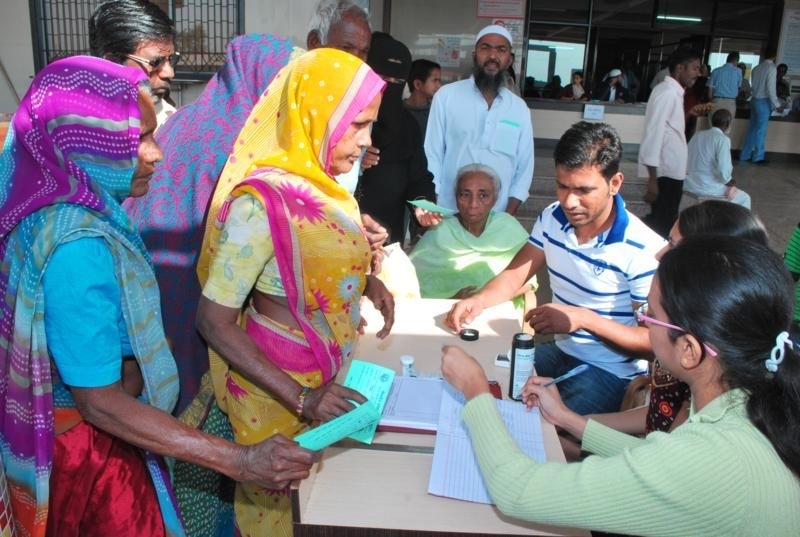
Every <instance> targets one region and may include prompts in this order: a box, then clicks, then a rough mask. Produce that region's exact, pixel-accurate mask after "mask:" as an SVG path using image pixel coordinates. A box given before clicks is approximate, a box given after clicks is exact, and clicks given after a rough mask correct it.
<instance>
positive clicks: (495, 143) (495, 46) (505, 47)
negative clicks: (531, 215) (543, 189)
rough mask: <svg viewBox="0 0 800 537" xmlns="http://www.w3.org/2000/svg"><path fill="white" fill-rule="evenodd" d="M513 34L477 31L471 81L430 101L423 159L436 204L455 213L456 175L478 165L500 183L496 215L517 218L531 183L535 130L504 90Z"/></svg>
mask: <svg viewBox="0 0 800 537" xmlns="http://www.w3.org/2000/svg"><path fill="white" fill-rule="evenodd" d="M511 46H512V42H511V34H510V33H509V32H508V30H506V29H505V28H504V27H503V26H499V25H496V24H492V25H489V26H487V27H485V28H484V29H483V30H481V31H480V32H478V36H477V38H476V40H475V50H474V52H473V53H472V61H473V71H472V77H470V78H469V79H467V80H460V81H458V82H453V83H452V84H447V85H446V86H444V87H442V89H440V90H439V91H438V92H437V93H436V96H435V97H434V98H433V104H432V105H431V114H430V118H429V119H428V131H427V134H426V135H425V154H426V155H427V157H428V169H429V170H430V171H431V173H433V177H434V183H435V184H436V194H437V196H438V203H439V204H440V205H442V206H444V207H447V208H449V209H455V208H456V200H455V180H456V172H457V171H458V170H459V169H460V168H461V167H462V166H464V165H466V164H471V163H480V164H485V165H487V166H491V167H492V168H493V169H494V170H496V171H497V173H498V175H499V176H500V180H501V182H502V185H501V188H500V193H499V196H498V199H497V203H495V206H494V210H496V211H506V212H507V213H509V214H512V215H513V214H516V212H517V209H519V206H520V205H521V204H522V202H524V201H525V200H526V199H527V198H528V191H529V189H530V186H531V182H532V181H533V127H532V126H531V112H530V110H529V109H528V105H526V104H525V101H523V100H522V99H521V98H520V97H517V96H516V95H514V94H513V93H512V92H511V91H510V90H508V89H507V88H506V86H505V78H506V71H507V70H508V67H509V66H510V65H511Z"/></svg>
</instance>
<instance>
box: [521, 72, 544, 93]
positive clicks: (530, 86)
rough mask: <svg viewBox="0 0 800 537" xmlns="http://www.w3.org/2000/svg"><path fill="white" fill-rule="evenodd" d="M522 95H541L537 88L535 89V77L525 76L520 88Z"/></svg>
mask: <svg viewBox="0 0 800 537" xmlns="http://www.w3.org/2000/svg"><path fill="white" fill-rule="evenodd" d="M522 96H523V97H529V98H539V97H541V96H542V95H541V94H540V93H539V90H538V89H536V79H535V78H534V77H532V76H526V77H525V85H524V87H523V88H522Z"/></svg>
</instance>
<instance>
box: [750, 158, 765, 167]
mask: <svg viewBox="0 0 800 537" xmlns="http://www.w3.org/2000/svg"><path fill="white" fill-rule="evenodd" d="M753 164H758V165H760V166H764V165H766V164H769V161H768V160H767V159H762V160H754V161H753Z"/></svg>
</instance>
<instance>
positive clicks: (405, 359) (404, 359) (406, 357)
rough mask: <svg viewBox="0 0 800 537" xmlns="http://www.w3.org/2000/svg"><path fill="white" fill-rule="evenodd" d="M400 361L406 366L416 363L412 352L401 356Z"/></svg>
mask: <svg viewBox="0 0 800 537" xmlns="http://www.w3.org/2000/svg"><path fill="white" fill-rule="evenodd" d="M400 363H401V364H403V365H404V366H409V365H414V357H413V356H411V355H410V354H404V355H402V356H401V357H400Z"/></svg>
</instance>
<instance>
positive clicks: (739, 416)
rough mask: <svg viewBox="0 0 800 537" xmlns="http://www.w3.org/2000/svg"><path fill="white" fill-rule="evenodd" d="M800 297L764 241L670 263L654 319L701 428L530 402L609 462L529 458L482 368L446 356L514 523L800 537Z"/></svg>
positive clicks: (542, 398)
mask: <svg viewBox="0 0 800 537" xmlns="http://www.w3.org/2000/svg"><path fill="white" fill-rule="evenodd" d="M791 285H792V282H791V278H790V277H789V274H788V273H787V271H786V268H785V267H784V266H783V264H782V262H781V259H780V257H779V256H778V255H776V254H775V253H774V252H772V251H771V250H770V249H769V248H768V247H766V246H764V245H761V244H758V243H756V242H754V241H746V240H742V239H738V238H734V237H720V236H702V237H690V238H688V239H686V240H685V241H684V242H683V243H682V244H680V245H679V246H678V247H677V248H675V249H674V250H672V251H670V252H667V253H666V254H665V255H664V257H663V259H662V260H661V265H660V266H659V267H658V271H657V273H656V276H655V278H654V279H653V285H652V288H651V289H650V294H649V297H648V303H649V308H648V313H647V315H646V316H642V320H644V321H645V322H646V323H648V324H649V325H650V331H649V337H650V340H651V342H652V348H653V352H654V353H655V355H656V357H657V358H658V360H659V361H660V362H661V363H662V364H663V365H664V367H666V368H667V369H668V370H669V372H670V374H672V375H674V376H676V377H677V378H679V379H680V380H682V381H684V382H686V383H687V384H688V385H689V387H690V389H691V394H692V410H691V414H690V416H689V419H688V421H687V422H686V423H684V424H683V425H682V426H681V427H678V428H677V429H675V431H673V432H672V433H671V434H652V435H649V436H648V437H646V438H643V439H641V438H635V437H633V436H629V435H626V434H623V433H619V432H617V431H614V430H611V429H609V428H607V427H605V426H603V425H601V424H599V423H597V422H595V421H594V420H591V419H587V418H585V417H583V416H579V415H577V414H575V413H574V412H570V411H569V410H568V409H567V408H566V407H565V406H564V404H563V403H562V402H561V400H560V398H559V395H558V389H557V388H556V386H550V387H544V386H543V384H544V383H545V382H547V381H548V379H547V378H542V377H533V378H531V379H530V380H529V381H528V384H527V385H526V387H525V389H524V390H523V397H524V399H525V400H526V402H527V404H528V405H536V406H538V408H539V410H540V412H541V414H542V416H543V417H544V418H545V419H546V420H547V421H549V422H550V423H552V424H554V425H556V426H558V427H561V428H564V429H567V430H568V431H571V432H572V433H573V434H575V435H578V436H583V438H584V445H585V446H586V447H587V448H588V449H590V450H591V451H593V452H594V453H595V454H596V455H595V456H592V457H589V458H587V459H586V460H585V461H583V462H577V463H572V464H562V463H559V462H547V463H540V462H537V461H535V460H533V459H531V458H529V457H528V456H527V455H525V454H524V453H523V452H522V451H521V450H520V449H519V447H518V446H517V444H516V442H515V441H514V439H513V438H511V436H510V435H509V434H508V431H507V430H506V427H505V426H504V424H503V419H502V417H501V416H500V413H499V412H498V409H497V404H496V403H495V400H494V398H493V397H492V395H491V394H490V392H489V383H488V381H487V380H486V374H485V373H484V371H483V370H482V369H481V366H480V364H479V363H478V362H477V361H475V360H474V359H471V358H470V357H469V355H467V353H466V352H465V351H464V350H463V349H461V348H460V347H456V346H445V347H444V349H443V357H442V372H443V374H444V377H445V379H446V380H447V381H448V382H449V383H450V384H451V385H453V386H454V387H455V388H456V389H459V390H461V391H462V392H463V393H464V396H465V398H466V400H467V403H466V405H465V406H464V409H463V410H462V413H461V414H462V418H463V420H464V422H465V424H466V427H467V429H468V430H469V434H470V437H471V440H472V446H473V448H474V450H475V457H476V459H477V461H478V465H479V467H480V469H481V473H482V474H483V478H484V480H485V482H486V486H487V488H488V490H489V494H490V496H491V498H492V499H493V500H494V502H495V503H496V504H497V507H498V508H499V509H500V511H502V512H503V513H504V514H506V515H508V516H512V517H518V518H521V519H524V520H530V521H536V522H540V523H546V524H554V525H560V526H572V527H580V528H587V529H592V530H599V531H604V532H613V533H624V534H626V535H642V536H648V535H654V536H655V535H680V536H686V537H689V536H697V537H701V536H705V535H710V534H713V535H770V536H773V535H781V536H794V535H800V510H798V509H797V506H798V505H800V486H798V483H800V481H798V478H799V477H800V443H798V441H797V426H796V423H797V416H798V415H800V353H798V348H797V345H796V343H795V342H796V341H798V338H800V333H793V334H790V333H789V332H790V331H791V328H790V326H791V320H792V298H791ZM754 305H757V307H754ZM538 351H539V347H537V353H536V354H537V356H536V361H537V368H538V362H539V356H538V354H539V352H538ZM712 354H713V355H714V356H712ZM585 374H586V373H584V375H585ZM580 376H582V375H578V377H577V378H579V377H580ZM609 483H614V486H613V487H609Z"/></svg>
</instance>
